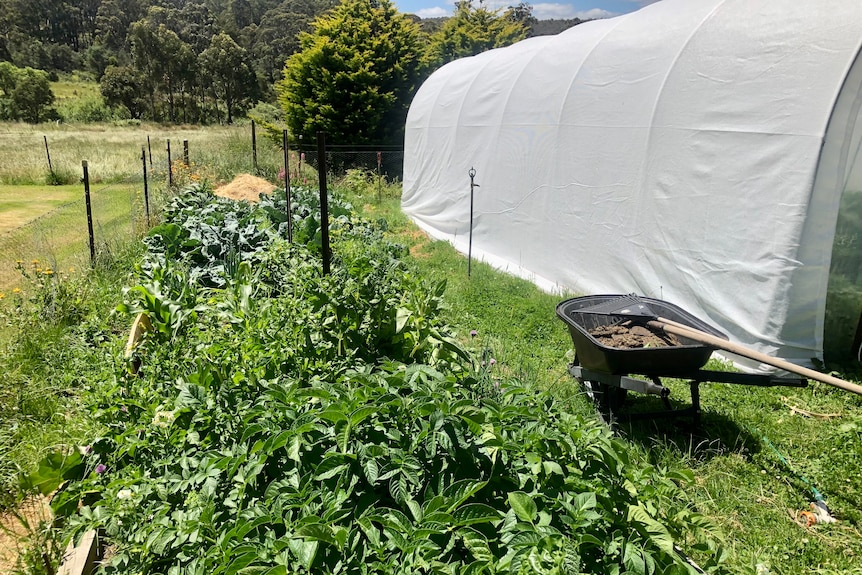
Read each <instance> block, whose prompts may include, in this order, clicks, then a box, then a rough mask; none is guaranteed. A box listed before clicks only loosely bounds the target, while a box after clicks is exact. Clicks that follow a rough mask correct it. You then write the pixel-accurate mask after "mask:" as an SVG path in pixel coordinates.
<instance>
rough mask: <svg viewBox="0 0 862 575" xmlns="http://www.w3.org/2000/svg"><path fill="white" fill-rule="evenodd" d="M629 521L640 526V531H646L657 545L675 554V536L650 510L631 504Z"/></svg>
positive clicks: (666, 551) (669, 553)
mask: <svg viewBox="0 0 862 575" xmlns="http://www.w3.org/2000/svg"><path fill="white" fill-rule="evenodd" d="M628 521H629V522H631V523H633V524H634V525H635V526H636V527H639V529H638V530H639V531H641V532H642V533H645V534H646V536H647V537H648V538H649V540H650V541H652V542H653V543H654V544H655V545H656V547H658V548H659V549H661V550H662V551H664V552H665V553H667V554H668V555H673V553H674V550H673V537H671V535H670V533H669V532H668V530H667V528H666V527H665V526H664V525H662V524H661V523H659V522H658V521H656V520H655V519H653V518H652V517H651V516H650V514H649V512H647V510H646V509H644V508H643V507H642V506H641V505H630V506H629V510H628Z"/></svg>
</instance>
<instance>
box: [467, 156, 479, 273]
mask: <svg viewBox="0 0 862 575" xmlns="http://www.w3.org/2000/svg"><path fill="white" fill-rule="evenodd" d="M467 174H468V175H469V176H470V239H469V241H468V242H467V277H470V272H471V271H472V267H473V265H472V264H473V189H474V188H478V187H479V184H476V183H474V182H473V178H475V177H476V168H473V167H471V168H470V171H469V172H467Z"/></svg>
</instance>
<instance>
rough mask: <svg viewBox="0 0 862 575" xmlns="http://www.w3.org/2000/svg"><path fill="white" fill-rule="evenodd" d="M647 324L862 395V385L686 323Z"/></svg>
mask: <svg viewBox="0 0 862 575" xmlns="http://www.w3.org/2000/svg"><path fill="white" fill-rule="evenodd" d="M647 325H648V326H650V327H652V328H654V329H659V330H661V331H664V332H667V333H672V334H674V335H679V336H682V337H687V338H689V339H693V340H695V341H699V342H701V343H705V344H708V345H711V346H712V347H716V348H718V349H723V350H725V351H729V352H731V353H735V354H736V355H741V356H742V357H747V358H749V359H753V360H756V361H759V362H761V363H765V364H767V365H771V366H773V367H777V368H779V369H783V370H786V371H789V372H791V373H796V374H798V375H802V376H804V377H807V378H808V379H813V380H815V381H820V382H822V383H826V384H828V385H832V386H834V387H837V388H840V389H843V390H845V391H849V392H852V393H855V394H857V395H862V385H857V384H855V383H850V382H849V381H844V380H843V379H839V378H837V377H833V376H831V375H826V374H825V373H820V372H819V371H814V370H813V369H808V368H807V367H801V366H799V365H796V364H794V363H790V362H789V361H784V360H783V359H778V358H775V357H772V356H769V355H766V354H765V353H760V352H759V351H755V350H753V349H749V348H747V347H744V346H741V345H739V344H737V343H733V342H730V341H727V340H725V339H721V338H720V337H715V336H714V335H711V334H708V333H706V332H703V331H700V330H699V329H695V328H693V327H688V326H686V325H683V324H681V323H678V322H675V321H671V320H669V319H665V318H661V317H659V318H656V319H655V320H654V321H650V322H647Z"/></svg>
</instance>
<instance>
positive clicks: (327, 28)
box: [276, 0, 422, 144]
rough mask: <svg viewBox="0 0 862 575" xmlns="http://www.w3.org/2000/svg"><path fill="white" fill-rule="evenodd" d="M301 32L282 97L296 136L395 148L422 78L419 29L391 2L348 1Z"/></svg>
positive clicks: (281, 87) (280, 89)
mask: <svg viewBox="0 0 862 575" xmlns="http://www.w3.org/2000/svg"><path fill="white" fill-rule="evenodd" d="M312 27H313V32H311V33H302V34H301V35H300V44H301V46H302V51H300V52H297V53H296V54H294V55H293V56H291V57H290V58H289V59H288V61H287V65H286V66H285V69H284V79H283V80H282V81H280V82H279V83H278V84H277V86H276V91H277V93H278V100H279V103H280V104H281V106H282V108H283V109H284V111H285V115H286V117H287V122H288V126H289V128H290V130H291V132H292V133H293V134H296V135H300V134H301V135H303V136H304V137H305V138H306V141H313V138H314V137H315V134H316V132H317V131H318V130H325V131H326V132H328V133H329V134H330V138H331V141H333V142H340V143H351V144H367V143H394V142H399V141H400V139H401V138H402V137H403V130H404V121H405V118H406V116H407V108H408V107H409V105H410V100H411V98H412V96H413V92H414V90H415V88H416V86H417V84H418V83H419V81H420V80H421V78H422V68H421V65H420V47H419V29H418V26H417V25H416V23H414V22H413V21H411V20H410V19H409V18H407V17H406V16H404V15H403V14H400V13H399V12H398V11H397V10H396V9H395V7H394V6H393V4H392V3H391V2H390V0H343V1H342V3H341V4H339V5H338V6H336V7H335V8H333V9H332V10H331V11H330V12H328V13H326V14H324V15H322V16H320V17H318V18H317V19H316V20H315V21H314V23H313V24H312Z"/></svg>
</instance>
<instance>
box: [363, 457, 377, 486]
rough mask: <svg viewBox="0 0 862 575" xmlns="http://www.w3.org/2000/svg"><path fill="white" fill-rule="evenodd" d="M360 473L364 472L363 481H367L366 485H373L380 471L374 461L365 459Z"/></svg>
mask: <svg viewBox="0 0 862 575" xmlns="http://www.w3.org/2000/svg"><path fill="white" fill-rule="evenodd" d="M362 471H364V472H365V479H366V480H368V483H371V484H374V482H375V481H377V477H378V475H379V474H380V469H379V467H378V466H377V460H376V459H372V458H369V459H366V460H365V461H364V462H363V463H362Z"/></svg>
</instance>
